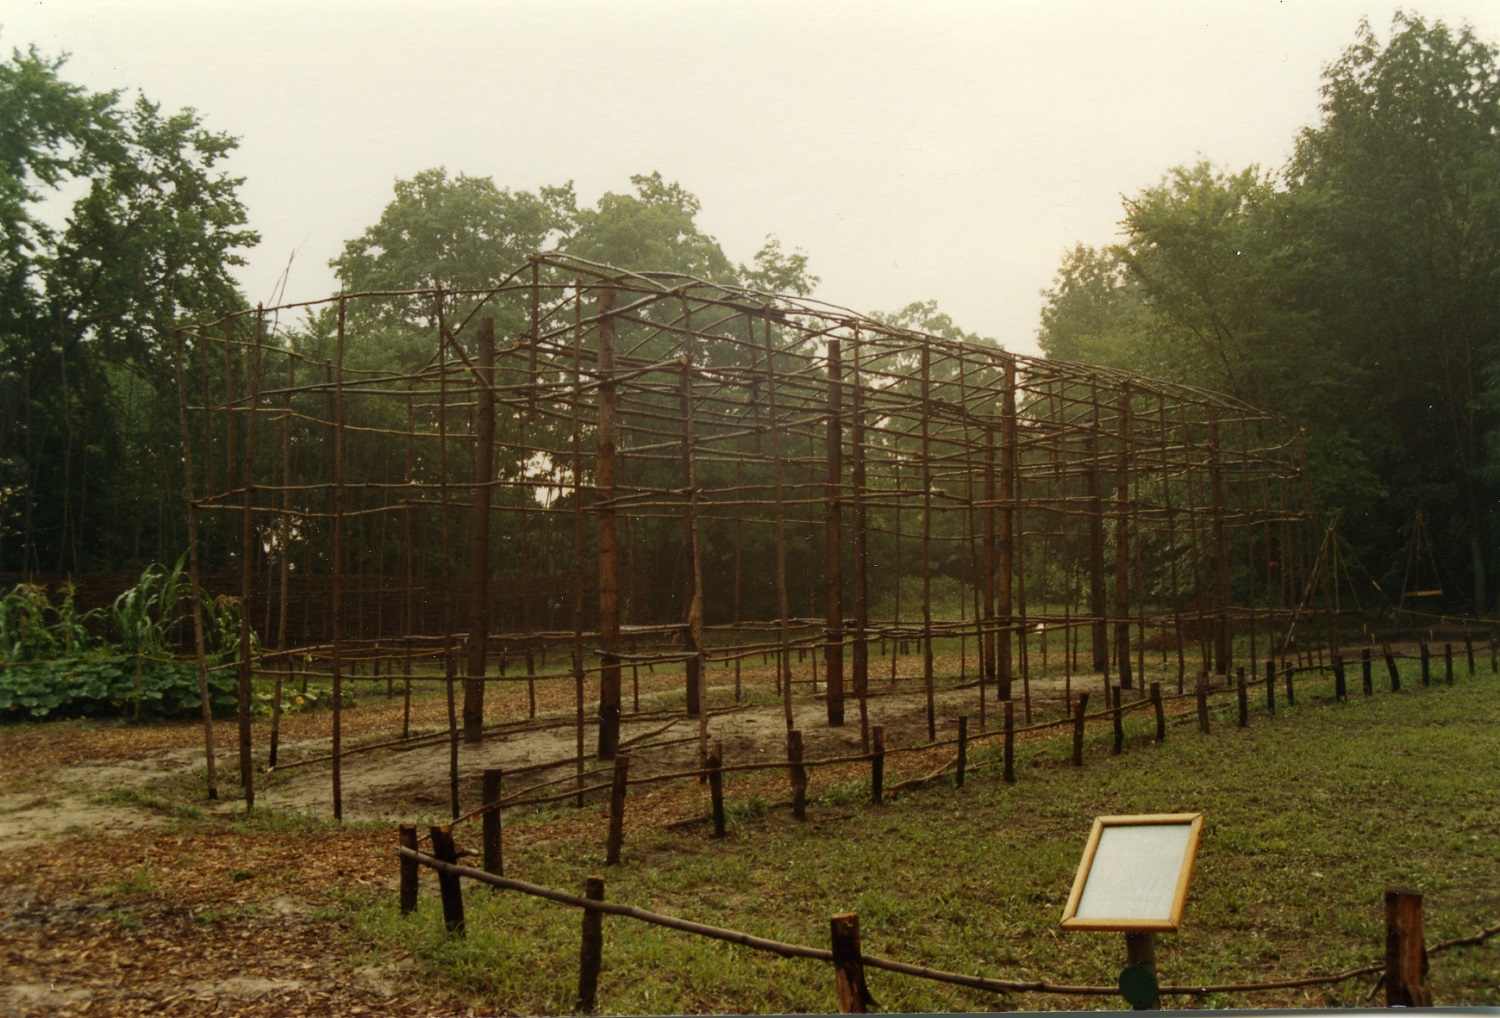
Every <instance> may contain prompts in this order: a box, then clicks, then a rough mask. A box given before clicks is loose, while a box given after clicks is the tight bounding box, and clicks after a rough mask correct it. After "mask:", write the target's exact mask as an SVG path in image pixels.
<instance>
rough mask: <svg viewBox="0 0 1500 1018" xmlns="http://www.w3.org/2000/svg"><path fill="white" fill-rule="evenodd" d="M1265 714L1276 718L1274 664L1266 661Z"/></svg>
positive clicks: (1271, 661)
mask: <svg viewBox="0 0 1500 1018" xmlns="http://www.w3.org/2000/svg"><path fill="white" fill-rule="evenodd" d="M1266 713H1267V714H1269V715H1271V716H1272V717H1275V716H1276V662H1275V661H1274V660H1270V659H1268V660H1267V661H1266Z"/></svg>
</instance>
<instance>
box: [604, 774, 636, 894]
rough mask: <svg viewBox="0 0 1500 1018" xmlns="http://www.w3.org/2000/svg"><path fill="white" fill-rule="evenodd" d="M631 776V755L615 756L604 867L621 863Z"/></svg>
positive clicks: (610, 789)
mask: <svg viewBox="0 0 1500 1018" xmlns="http://www.w3.org/2000/svg"><path fill="white" fill-rule="evenodd" d="M629 775H630V754H629V753H616V754H615V773H614V781H613V782H612V783H611V785H610V788H609V840H608V842H607V843H606V845H605V849H604V865H606V866H615V865H618V864H619V862H620V846H621V845H622V844H624V843H625V789H626V781H627V780H628V778H629Z"/></svg>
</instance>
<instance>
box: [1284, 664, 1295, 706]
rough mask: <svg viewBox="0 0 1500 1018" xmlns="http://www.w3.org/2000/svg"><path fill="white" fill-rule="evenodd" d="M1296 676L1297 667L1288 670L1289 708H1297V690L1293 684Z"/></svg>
mask: <svg viewBox="0 0 1500 1018" xmlns="http://www.w3.org/2000/svg"><path fill="white" fill-rule="evenodd" d="M1296 674H1297V669H1296V667H1295V666H1294V667H1290V668H1287V669H1286V705H1287V706H1288V707H1295V706H1297V689H1296V687H1295V686H1294V685H1293V684H1292V679H1293V678H1294V677H1295V676H1296Z"/></svg>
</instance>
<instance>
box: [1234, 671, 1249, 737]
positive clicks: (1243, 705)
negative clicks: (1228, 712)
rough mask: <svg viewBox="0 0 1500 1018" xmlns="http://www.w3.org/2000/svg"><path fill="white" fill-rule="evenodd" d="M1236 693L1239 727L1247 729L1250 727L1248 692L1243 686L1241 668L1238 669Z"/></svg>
mask: <svg viewBox="0 0 1500 1018" xmlns="http://www.w3.org/2000/svg"><path fill="white" fill-rule="evenodd" d="M1236 692H1237V694H1238V696H1239V707H1240V727H1241V728H1249V727H1250V690H1249V689H1248V688H1247V687H1246V685H1245V669H1243V668H1241V669H1240V682H1239V689H1238V690H1236Z"/></svg>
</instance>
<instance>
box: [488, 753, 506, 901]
mask: <svg viewBox="0 0 1500 1018" xmlns="http://www.w3.org/2000/svg"><path fill="white" fill-rule="evenodd" d="M502 781H503V774H502V772H501V770H500V768H499V767H490V768H488V769H487V770H485V772H484V805H485V806H486V807H487V808H488V809H487V812H486V813H485V814H484V822H483V831H482V838H483V841H484V871H485V872H486V873H493V874H494V875H495V876H497V877H503V876H505V854H504V848H503V842H502V840H501V838H502V835H501V833H500V789H501V788H502Z"/></svg>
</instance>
